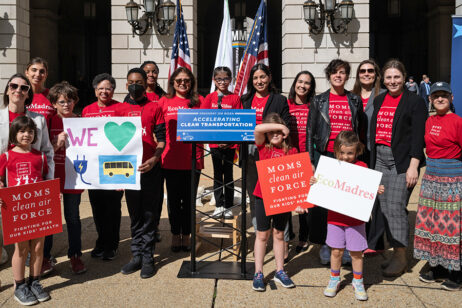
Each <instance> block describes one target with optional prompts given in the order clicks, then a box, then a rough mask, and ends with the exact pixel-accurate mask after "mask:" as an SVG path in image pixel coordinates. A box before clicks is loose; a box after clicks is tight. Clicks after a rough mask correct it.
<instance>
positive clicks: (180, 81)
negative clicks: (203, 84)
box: [175, 78, 191, 85]
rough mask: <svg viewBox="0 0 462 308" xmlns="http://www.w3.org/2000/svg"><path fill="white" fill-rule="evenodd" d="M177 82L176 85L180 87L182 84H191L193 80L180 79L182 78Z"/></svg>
mask: <svg viewBox="0 0 462 308" xmlns="http://www.w3.org/2000/svg"><path fill="white" fill-rule="evenodd" d="M175 82H176V84H178V85H180V84H182V83H184V84H190V83H191V79H189V78H185V79H180V78H178V79H175Z"/></svg>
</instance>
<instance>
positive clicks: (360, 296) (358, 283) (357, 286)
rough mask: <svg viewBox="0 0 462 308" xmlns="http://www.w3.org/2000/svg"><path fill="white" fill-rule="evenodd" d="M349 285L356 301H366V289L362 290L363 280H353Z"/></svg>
mask: <svg viewBox="0 0 462 308" xmlns="http://www.w3.org/2000/svg"><path fill="white" fill-rule="evenodd" d="M351 285H352V286H353V289H354V290H355V297H356V299H357V300H360V301H367V298H368V297H367V293H366V289H365V288H364V283H363V279H362V278H361V279H354V278H353V281H352V282H351Z"/></svg>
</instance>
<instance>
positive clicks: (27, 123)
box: [8, 115, 37, 145]
mask: <svg viewBox="0 0 462 308" xmlns="http://www.w3.org/2000/svg"><path fill="white" fill-rule="evenodd" d="M23 129H30V130H33V131H34V139H33V140H32V142H31V143H32V144H34V143H35V141H37V124H35V122H34V121H33V120H32V119H31V118H29V117H28V116H25V115H24V116H19V117H17V118H16V119H14V120H13V122H11V126H10V133H9V136H8V141H9V142H10V143H11V144H14V145H18V138H16V136H17V135H18V132H19V131H20V130H23Z"/></svg>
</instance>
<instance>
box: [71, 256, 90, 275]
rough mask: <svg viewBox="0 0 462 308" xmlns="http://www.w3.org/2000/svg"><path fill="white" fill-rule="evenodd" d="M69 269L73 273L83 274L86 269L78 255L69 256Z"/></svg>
mask: <svg viewBox="0 0 462 308" xmlns="http://www.w3.org/2000/svg"><path fill="white" fill-rule="evenodd" d="M71 269H72V272H73V273H74V274H83V273H85V272H86V271H87V269H86V268H85V265H84V264H83V262H82V260H81V259H80V257H79V256H74V257H71Z"/></svg>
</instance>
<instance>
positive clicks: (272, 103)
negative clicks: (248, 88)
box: [242, 93, 290, 127]
mask: <svg viewBox="0 0 462 308" xmlns="http://www.w3.org/2000/svg"><path fill="white" fill-rule="evenodd" d="M252 100H253V96H252V97H249V98H248V99H247V100H245V101H243V102H242V106H243V107H244V109H250V108H252ZM272 112H276V113H277V114H279V115H280V116H281V118H282V119H283V120H284V122H285V123H286V125H287V127H289V125H290V113H289V104H287V98H285V96H282V95H281V94H277V93H270V96H269V98H268V102H266V105H265V108H264V109H263V119H264V118H265V117H266V115H268V114H269V113H272Z"/></svg>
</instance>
